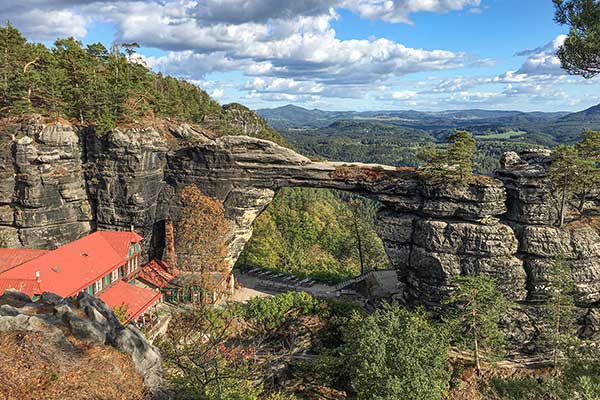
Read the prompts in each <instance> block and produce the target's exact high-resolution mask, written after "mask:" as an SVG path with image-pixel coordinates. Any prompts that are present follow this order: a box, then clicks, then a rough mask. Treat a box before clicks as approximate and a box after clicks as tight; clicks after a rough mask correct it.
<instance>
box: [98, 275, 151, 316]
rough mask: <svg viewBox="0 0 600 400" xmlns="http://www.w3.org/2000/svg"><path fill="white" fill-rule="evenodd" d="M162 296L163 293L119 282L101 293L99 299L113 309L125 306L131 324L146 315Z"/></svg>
mask: <svg viewBox="0 0 600 400" xmlns="http://www.w3.org/2000/svg"><path fill="white" fill-rule="evenodd" d="M161 296H162V293H161V292H159V291H155V290H150V289H146V288H143V287H140V286H135V285H131V284H129V283H126V282H124V281H119V282H117V283H115V284H114V285H112V286H111V287H109V288H108V289H106V290H104V291H103V292H102V293H100V294H99V295H98V298H99V299H100V300H102V301H103V302H105V303H106V305H107V306H109V307H111V308H113V309H116V308H118V307H121V306H123V305H124V306H125V307H126V311H125V317H126V321H127V322H129V321H131V320H134V319H137V318H138V317H140V316H141V315H142V314H144V312H145V311H146V310H148V309H149V308H150V307H151V306H153V305H154V304H156V303H157V302H158V301H160V299H161Z"/></svg>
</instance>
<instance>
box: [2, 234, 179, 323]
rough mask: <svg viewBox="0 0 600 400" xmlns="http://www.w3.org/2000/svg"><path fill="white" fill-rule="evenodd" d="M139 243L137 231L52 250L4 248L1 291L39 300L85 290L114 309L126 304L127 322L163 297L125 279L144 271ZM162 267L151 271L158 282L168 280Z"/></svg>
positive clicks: (98, 236) (96, 237) (88, 238)
mask: <svg viewBox="0 0 600 400" xmlns="http://www.w3.org/2000/svg"><path fill="white" fill-rule="evenodd" d="M141 241H142V237H141V236H140V235H138V234H137V233H135V232H133V231H123V232H117V231H98V232H94V233H92V234H90V235H87V236H85V237H82V238H81V239H78V240H75V241H73V242H71V243H68V244H65V245H64V246H61V247H59V248H58V249H56V250H52V251H47V250H33V249H0V295H1V294H2V293H4V291H5V290H6V289H9V288H12V289H16V290H19V291H20V292H23V293H25V294H27V295H28V296H29V297H31V298H32V299H33V300H34V301H35V300H36V299H37V298H39V296H40V295H41V294H42V293H44V292H50V293H54V294H57V295H59V296H61V297H71V296H76V295H77V294H79V293H80V292H84V291H85V292H87V293H88V294H91V295H97V296H98V297H99V298H100V299H102V300H104V301H105V302H106V303H107V304H108V305H109V306H111V307H113V306H121V305H122V304H125V305H126V307H127V310H128V311H127V315H126V317H127V321H126V322H129V321H130V320H133V319H137V318H138V317H139V316H140V315H142V314H144V312H146V311H147V310H148V309H149V308H150V307H152V306H153V305H155V304H156V303H157V302H159V301H161V300H162V293H161V291H160V290H150V289H146V288H143V287H138V286H134V285H133V284H129V283H127V282H131V283H134V282H135V278H136V276H137V275H138V274H139V273H140V272H141V265H140V257H141V251H142V248H141V244H140V242H141ZM159 267H160V268H164V267H165V266H164V265H163V263H162V262H159V261H155V262H154V263H153V264H152V266H151V267H150V268H148V271H154V275H152V276H153V277H155V278H154V279H155V280H156V279H168V278H169V276H170V275H166V274H168V273H167V272H166V270H165V271H164V272H159V271H157V270H156V268H159ZM155 270H156V271H155ZM144 275H145V276H149V274H148V273H145V274H144ZM148 279H150V278H148ZM157 282H158V281H157ZM161 282H162V281H161Z"/></svg>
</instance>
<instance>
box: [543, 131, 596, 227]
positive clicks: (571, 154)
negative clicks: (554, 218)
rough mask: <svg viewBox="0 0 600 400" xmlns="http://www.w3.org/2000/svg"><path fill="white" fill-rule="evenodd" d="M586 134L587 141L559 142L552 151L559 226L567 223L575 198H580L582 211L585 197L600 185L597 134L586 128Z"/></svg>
mask: <svg viewBox="0 0 600 400" xmlns="http://www.w3.org/2000/svg"><path fill="white" fill-rule="evenodd" d="M584 135H585V137H584V140H583V141H582V142H581V143H579V144H578V145H576V146H565V145H560V146H558V147H557V148H556V149H555V150H554V152H553V153H552V158H553V161H552V165H551V166H550V169H549V170H548V179H549V184H550V194H551V195H552V196H553V197H554V201H555V205H556V210H557V213H558V226H559V227H560V226H562V225H563V224H564V221H565V216H566V214H567V212H568V210H569V202H570V201H571V200H572V198H573V197H574V196H576V197H578V198H579V205H578V207H577V209H578V210H579V211H580V212H582V211H583V207H584V205H585V200H586V198H587V197H588V196H589V194H590V193H591V192H592V191H593V190H595V189H596V188H597V187H598V185H600V169H599V168H598V167H597V158H598V153H597V150H596V147H597V146H598V142H597V140H598V137H597V135H596V132H593V131H586V132H585V133H584Z"/></svg>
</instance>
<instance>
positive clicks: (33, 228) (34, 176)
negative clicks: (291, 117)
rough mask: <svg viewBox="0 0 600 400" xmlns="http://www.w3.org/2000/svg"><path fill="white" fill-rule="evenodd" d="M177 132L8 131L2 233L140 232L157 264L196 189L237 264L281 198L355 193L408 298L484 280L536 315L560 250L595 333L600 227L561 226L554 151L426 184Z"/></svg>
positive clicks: (53, 236) (411, 176) (15, 239)
mask: <svg viewBox="0 0 600 400" xmlns="http://www.w3.org/2000/svg"><path fill="white" fill-rule="evenodd" d="M170 130H171V132H170V134H168V133H167V134H165V132H163V133H159V132H158V131H157V130H155V129H152V128H145V129H139V128H119V129H115V130H112V131H110V132H108V133H107V134H105V135H103V136H101V137H99V136H97V135H96V134H95V133H94V132H93V131H91V130H84V131H82V132H79V133H78V134H76V133H75V131H74V130H73V129H72V128H71V127H69V126H66V125H60V124H55V125H43V124H41V123H39V122H37V121H33V122H31V123H29V124H21V125H18V126H16V127H12V128H10V129H5V131H4V132H1V136H0V137H1V138H3V139H4V141H3V143H4V145H3V147H2V150H0V160H2V165H0V178H1V180H0V193H2V195H3V196H2V198H0V201H2V202H3V203H1V204H0V230H2V229H3V230H7V231H8V232H9V233H10V235H11V238H12V239H11V240H12V243H14V244H16V245H23V246H32V247H40V248H47V247H52V246H56V245H59V244H62V243H65V242H67V241H69V240H73V239H75V238H77V237H79V236H80V235H82V234H83V233H86V232H87V231H88V230H90V229H95V228H96V227H97V228H99V229H129V227H130V226H131V225H133V226H134V227H135V228H136V230H138V231H139V232H140V233H141V234H142V235H143V236H144V237H145V238H146V243H145V248H146V250H147V251H148V254H149V256H159V257H160V256H161V255H162V252H163V249H164V246H165V243H164V225H165V221H167V220H170V221H175V222H176V221H177V219H178V216H179V214H180V204H179V192H180V191H181V189H182V188H183V187H185V186H186V185H189V184H192V183H193V184H197V185H198V186H199V187H200V188H201V190H202V191H203V192H204V193H205V194H207V195H209V196H212V197H215V198H219V199H221V200H222V201H223V204H224V206H225V209H226V212H227V216H228V218H229V219H230V220H231V221H232V229H231V232H230V236H229V238H228V254H229V262H230V265H233V263H234V262H235V260H236V259H237V257H238V255H239V253H240V252H241V250H242V248H243V246H244V244H245V243H246V241H247V240H248V239H249V238H250V236H251V234H252V223H253V221H254V219H255V218H256V217H257V215H258V214H259V213H260V212H262V210H264V208H265V207H266V206H267V205H268V204H269V203H270V201H271V200H272V198H273V196H274V194H275V192H276V191H277V190H278V189H280V188H282V187H296V186H302V187H314V188H332V189H340V190H346V191H351V192H354V193H359V194H361V195H364V196H368V197H370V198H373V199H375V200H377V201H379V202H380V204H381V209H380V211H379V213H378V218H377V225H378V231H379V234H380V236H381V238H382V240H383V242H384V245H385V247H386V250H387V252H388V255H389V256H390V259H391V261H392V264H393V265H394V266H395V268H396V269H397V270H398V274H399V277H400V279H401V281H402V282H403V283H404V285H405V287H406V291H407V293H406V294H407V296H408V298H409V299H410V300H414V301H418V302H421V303H425V304H429V305H431V306H436V305H439V302H440V300H441V299H442V298H443V297H444V296H446V295H447V294H448V292H449V291H450V290H451V289H452V288H451V286H450V280H451V278H452V277H453V276H455V275H463V274H474V273H484V274H488V275H491V276H494V277H495V278H497V280H498V282H499V284H500V287H501V288H502V290H503V291H504V292H505V293H506V294H507V296H508V297H510V298H511V299H513V300H515V301H519V302H521V303H522V304H524V305H528V306H529V305H532V306H535V304H536V302H537V301H539V300H540V299H542V298H543V296H545V295H546V294H547V290H548V287H547V286H548V285H547V280H545V276H547V275H545V274H547V271H548V267H549V265H550V264H551V263H552V261H553V259H554V258H555V257H556V256H557V255H558V254H563V255H564V256H565V257H566V258H567V259H568V260H569V261H571V265H572V273H573V277H574V278H575V280H576V283H577V294H578V296H577V302H578V306H579V307H580V311H581V315H582V319H581V321H580V322H581V323H582V326H586V327H587V328H586V330H587V331H588V332H592V333H595V332H596V326H598V325H597V322H596V321H598V318H597V317H596V315H597V312H596V308H595V307H596V304H597V302H598V300H600V281H599V280H600V274H599V273H598V270H599V269H600V240H599V239H600V236H599V235H600V234H599V229H598V224H595V223H594V222H593V220H590V221H585V220H581V219H580V220H577V221H572V222H570V223H569V224H568V225H567V227H566V229H563V230H559V229H558V228H556V227H555V226H554V222H555V220H556V211H555V209H554V206H553V202H552V199H551V196H550V195H551V194H550V193H548V191H547V189H546V187H547V185H546V184H545V182H544V179H545V174H546V169H547V167H548V165H549V163H550V162H551V159H550V154H549V153H548V152H547V151H531V152H526V153H524V154H522V155H517V154H515V153H508V154H506V155H505V156H504V157H503V159H502V167H501V168H500V169H499V170H498V171H497V173H496V174H495V177H494V178H491V177H479V178H477V179H476V180H474V182H473V183H472V184H470V185H469V186H468V187H464V188H462V187H456V186H452V185H444V184H437V185H431V184H427V183H425V182H423V180H422V179H420V177H419V175H418V173H417V172H416V171H415V170H413V169H408V168H394V167H389V166H378V165H364V164H358V163H352V164H345V163H336V162H311V161H310V160H309V159H307V158H306V157H303V156H301V155H299V154H297V153H295V152H293V151H291V150H289V149H286V148H283V147H281V146H278V145H276V144H274V143H272V142H269V141H265V140H260V139H256V138H250V137H244V136H225V137H220V138H213V137H211V136H207V135H205V134H204V133H203V132H200V131H196V130H195V129H194V128H193V127H191V126H188V125H184V126H175V127H171V128H170ZM11 135H13V137H12V138H11ZM7 149H8V150H7ZM520 313H521V314H522V315H520V316H519V318H520V319H519V320H516V319H515V318H516V317H515V318H512V319H511V321H508V322H507V323H509V324H513V325H515V324H516V325H519V326H522V329H521V331H522V332H531V329H530V328H527V327H525V325H527V323H528V322H527V321H528V320H529V319H532V318H533V319H535V316H534V314H535V313H534V312H533V313H531V312H530V313H528V311H527V309H526V308H523V310H521V311H520Z"/></svg>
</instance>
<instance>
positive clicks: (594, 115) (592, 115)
mask: <svg viewBox="0 0 600 400" xmlns="http://www.w3.org/2000/svg"><path fill="white" fill-rule="evenodd" d="M559 121H560V122H575V121H578V122H584V123H590V122H600V104H598V105H595V106H593V107H590V108H588V109H586V110H583V111H579V112H576V113H572V114H568V115H565V116H563V117H561V118H560V119H559Z"/></svg>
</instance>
